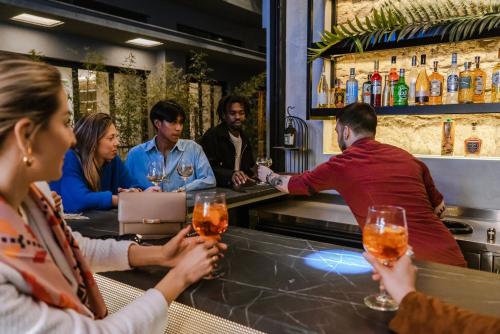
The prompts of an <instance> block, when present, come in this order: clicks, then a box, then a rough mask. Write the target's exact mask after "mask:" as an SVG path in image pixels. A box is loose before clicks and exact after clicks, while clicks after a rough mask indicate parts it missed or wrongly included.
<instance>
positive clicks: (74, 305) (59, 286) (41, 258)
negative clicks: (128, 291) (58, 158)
mask: <svg viewBox="0 0 500 334" xmlns="http://www.w3.org/2000/svg"><path fill="white" fill-rule="evenodd" d="M29 196H30V198H31V199H32V200H33V202H34V203H36V207H32V206H33V205H32V206H29V205H28V211H32V210H38V211H39V212H40V211H41V212H42V213H43V216H44V217H45V221H43V222H37V224H48V225H49V227H50V230H51V231H52V234H53V236H54V238H55V240H56V242H57V244H58V245H59V247H60V249H61V251H62V252H63V254H64V257H65V259H66V261H67V262H68V264H69V267H70V268H71V271H72V274H73V275H74V277H75V279H76V282H77V283H78V289H77V293H76V294H75V292H74V289H73V288H72V287H71V285H70V284H69V283H68V281H67V280H66V278H65V277H64V275H63V274H62V272H61V270H60V269H59V268H58V267H57V265H56V264H55V263H54V261H53V260H52V258H51V256H50V255H49V254H48V253H47V250H45V249H44V247H43V246H42V244H41V243H40V242H39V240H37V238H36V236H35V234H34V233H33V231H32V230H31V228H30V227H29V226H28V225H27V224H25V223H24V221H23V220H22V219H21V217H19V215H18V214H17V213H16V212H15V211H14V210H13V209H12V207H11V206H10V205H8V204H7V203H6V202H5V200H4V199H3V198H1V197H0V262H2V263H5V264H7V265H8V266H10V267H12V268H14V269H15V270H17V271H18V272H19V273H20V274H21V275H22V277H23V278H24V280H25V282H26V283H27V284H28V285H29V286H30V287H31V294H32V296H33V297H34V298H35V299H38V300H41V301H43V302H45V303H47V304H49V305H51V306H54V307H59V308H71V309H73V310H75V311H77V312H79V313H81V314H83V315H86V316H89V317H94V318H96V319H102V318H104V317H105V316H106V315H107V309H106V305H105V304H104V300H103V298H102V296H101V293H100V292H99V289H98V287H97V285H96V282H95V281H94V277H93V276H92V272H91V271H90V268H89V265H88V263H87V261H86V260H85V258H84V256H83V254H82V252H81V251H80V248H79V247H78V243H77V242H76V240H75V239H74V237H73V235H72V233H71V231H70V230H69V228H68V227H67V225H66V222H64V220H63V219H62V218H61V217H60V215H59V213H58V212H56V210H55V209H54V208H53V207H52V205H51V204H50V202H49V201H48V200H47V198H45V196H44V195H43V194H42V193H41V192H40V190H38V188H36V187H35V186H34V185H32V186H31V187H30V190H29ZM31 216H32V217H33V215H31ZM89 310H90V311H91V312H92V313H90V312H89Z"/></svg>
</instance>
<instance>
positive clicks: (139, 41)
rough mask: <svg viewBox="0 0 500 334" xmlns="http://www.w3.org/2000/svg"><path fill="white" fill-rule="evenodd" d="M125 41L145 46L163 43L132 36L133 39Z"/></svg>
mask: <svg viewBox="0 0 500 334" xmlns="http://www.w3.org/2000/svg"><path fill="white" fill-rule="evenodd" d="M125 43H128V44H134V45H140V46H145V47H147V48H150V47H152V46H158V45H162V44H163V43H162V42H157V41H152V40H150V39H145V38H134V39H130V40H128V41H126V42H125Z"/></svg>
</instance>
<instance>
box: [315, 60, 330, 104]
mask: <svg viewBox="0 0 500 334" xmlns="http://www.w3.org/2000/svg"><path fill="white" fill-rule="evenodd" d="M316 91H317V92H318V108H327V107H328V92H329V87H328V82H327V81H326V74H325V65H323V72H322V73H321V76H320V78H319V82H318V86H317V87H316Z"/></svg>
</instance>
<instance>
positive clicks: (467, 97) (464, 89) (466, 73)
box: [458, 61, 474, 103]
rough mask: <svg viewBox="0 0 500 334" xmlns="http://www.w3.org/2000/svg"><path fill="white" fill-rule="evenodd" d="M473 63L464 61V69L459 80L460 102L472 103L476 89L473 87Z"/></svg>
mask: <svg viewBox="0 0 500 334" xmlns="http://www.w3.org/2000/svg"><path fill="white" fill-rule="evenodd" d="M470 65H471V63H469V62H467V61H466V62H465V63H464V70H463V71H462V72H460V77H459V80H458V103H472V96H473V95H474V91H473V89H472V72H471V70H470Z"/></svg>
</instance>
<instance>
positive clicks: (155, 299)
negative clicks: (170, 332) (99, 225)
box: [0, 232, 168, 334]
mask: <svg viewBox="0 0 500 334" xmlns="http://www.w3.org/2000/svg"><path fill="white" fill-rule="evenodd" d="M73 234H74V236H75V238H76V239H77V241H78V243H79V245H80V248H81V250H82V252H83V254H84V255H85V257H86V258H87V260H88V261H89V263H90V266H91V269H92V270H93V271H94V272H99V271H112V270H127V269H130V266H129V263H128V248H129V246H130V242H128V241H119V242H118V241H115V240H94V239H89V238H85V237H83V236H81V235H80V234H79V233H77V232H73ZM29 291H30V287H29V286H28V285H27V284H26V283H25V282H24V280H23V278H22V277H21V275H20V274H19V272H17V271H16V270H14V269H12V268H11V267H9V266H8V265H6V264H4V263H0V332H1V333H64V334H66V333H113V334H119V333H163V332H164V330H165V328H166V323H167V312H168V304H167V302H166V300H165V298H164V297H163V295H162V294H161V293H160V291H158V290H156V289H149V290H148V291H146V293H145V294H144V295H142V296H141V297H139V298H137V299H136V300H134V301H133V302H132V303H130V304H129V305H127V306H126V307H124V308H123V309H121V310H120V311H118V312H116V313H114V314H111V315H109V316H107V317H106V318H104V319H102V320H93V319H90V318H88V317H86V316H84V315H81V314H80V313H77V312H75V311H73V310H71V309H59V308H55V307H52V306H50V305H48V304H46V303H44V302H41V301H37V300H34V299H33V298H32V297H31V296H30V295H29V294H28V293H29Z"/></svg>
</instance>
